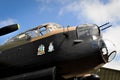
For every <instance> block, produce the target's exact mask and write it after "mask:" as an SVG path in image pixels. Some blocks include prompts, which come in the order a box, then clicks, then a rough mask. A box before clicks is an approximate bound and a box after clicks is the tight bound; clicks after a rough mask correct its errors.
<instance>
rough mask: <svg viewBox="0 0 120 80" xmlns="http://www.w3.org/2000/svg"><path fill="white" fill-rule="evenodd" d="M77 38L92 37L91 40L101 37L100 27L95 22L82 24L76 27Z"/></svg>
mask: <svg viewBox="0 0 120 80" xmlns="http://www.w3.org/2000/svg"><path fill="white" fill-rule="evenodd" d="M77 35H78V39H82V40H84V39H85V40H86V39H90V38H92V39H93V40H96V39H98V38H99V37H101V33H100V29H99V27H98V26H97V25H95V24H83V25H80V26H78V27H77Z"/></svg>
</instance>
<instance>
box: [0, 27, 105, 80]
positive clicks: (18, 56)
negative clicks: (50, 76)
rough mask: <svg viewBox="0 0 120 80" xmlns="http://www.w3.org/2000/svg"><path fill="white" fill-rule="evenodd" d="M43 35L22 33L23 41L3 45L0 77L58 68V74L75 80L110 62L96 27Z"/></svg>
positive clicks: (20, 36)
mask: <svg viewBox="0 0 120 80" xmlns="http://www.w3.org/2000/svg"><path fill="white" fill-rule="evenodd" d="M92 27H93V29H92ZM35 29H37V28H35ZM35 29H33V30H35ZM94 29H96V30H97V31H96V32H95V31H94ZM92 30H93V33H92ZM25 33H26V32H25ZM43 34H44V35H38V36H36V37H33V38H32V37H31V36H29V35H28V34H24V33H22V34H20V35H18V36H17V37H19V38H23V37H24V38H23V39H20V40H16V41H9V42H8V43H6V44H4V45H2V46H0V71H1V75H0V77H8V76H12V75H18V74H22V73H27V72H32V71H37V70H42V69H47V68H50V67H54V66H55V67H56V68H57V73H58V74H60V75H61V76H63V77H64V78H71V77H75V76H79V75H83V74H85V73H87V72H88V71H90V70H93V69H95V68H97V67H99V66H101V65H102V64H105V63H106V62H107V59H106V58H105V57H104V56H103V52H102V49H103V48H105V43H104V41H103V40H102V36H101V33H100V31H99V29H98V27H97V26H96V25H91V26H90V27H89V26H88V25H86V27H84V26H82V27H81V26H77V27H75V26H74V27H66V28H58V29H56V30H53V31H50V32H48V33H47V32H46V33H45V32H44V33H43ZM14 40H15V39H14Z"/></svg>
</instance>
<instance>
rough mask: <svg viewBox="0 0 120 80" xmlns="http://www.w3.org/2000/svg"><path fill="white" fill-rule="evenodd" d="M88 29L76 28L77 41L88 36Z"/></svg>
mask: <svg viewBox="0 0 120 80" xmlns="http://www.w3.org/2000/svg"><path fill="white" fill-rule="evenodd" d="M89 35H90V34H89V28H87V27H86V28H85V27H78V28H77V36H78V38H79V39H84V38H86V36H89Z"/></svg>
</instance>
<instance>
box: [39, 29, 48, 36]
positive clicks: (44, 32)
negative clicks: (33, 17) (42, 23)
mask: <svg viewBox="0 0 120 80" xmlns="http://www.w3.org/2000/svg"><path fill="white" fill-rule="evenodd" d="M40 33H41V34H42V35H44V34H46V33H47V32H46V28H45V27H42V28H40Z"/></svg>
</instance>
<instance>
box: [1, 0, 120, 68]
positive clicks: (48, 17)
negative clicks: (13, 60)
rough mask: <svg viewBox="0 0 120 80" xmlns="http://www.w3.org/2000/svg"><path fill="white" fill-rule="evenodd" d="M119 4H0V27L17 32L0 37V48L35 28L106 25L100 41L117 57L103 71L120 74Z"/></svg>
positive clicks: (25, 0) (44, 0)
mask: <svg viewBox="0 0 120 80" xmlns="http://www.w3.org/2000/svg"><path fill="white" fill-rule="evenodd" d="M119 4H120V0H19V1H18V0H0V27H3V26H6V25H10V24H14V23H18V24H20V26H21V28H20V30H18V31H15V32H13V33H10V34H8V35H5V36H2V37H0V44H3V43H4V42H5V41H6V40H8V39H10V38H11V37H12V36H15V35H17V34H19V33H21V32H24V31H26V30H28V29H30V28H34V27H36V26H38V25H41V24H44V23H48V22H54V23H58V24H61V25H62V26H67V25H70V26H77V25H81V24H86V23H88V24H97V25H98V26H100V25H102V24H104V23H106V22H110V24H112V27H111V28H109V29H107V30H106V31H104V32H103V37H104V39H109V40H110V41H111V42H113V43H114V44H115V45H116V50H117V57H116V58H115V59H114V60H113V61H112V62H110V63H108V64H106V65H105V67H108V68H113V69H119V70H120V67H119V66H120V37H119V34H120V14H119V13H120V5H119Z"/></svg>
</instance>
